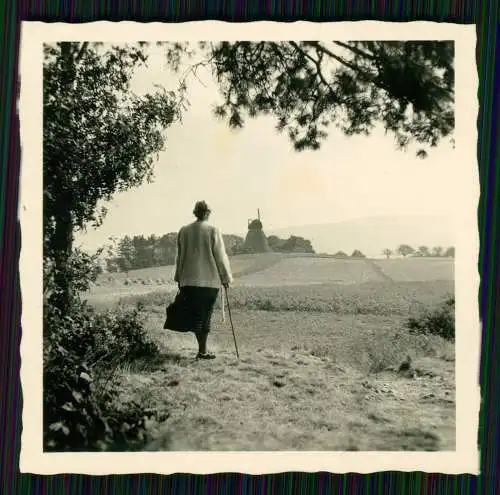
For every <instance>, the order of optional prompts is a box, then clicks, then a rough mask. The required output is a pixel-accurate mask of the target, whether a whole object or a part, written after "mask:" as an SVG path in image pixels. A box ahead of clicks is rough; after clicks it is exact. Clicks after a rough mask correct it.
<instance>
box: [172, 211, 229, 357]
mask: <svg viewBox="0 0 500 495" xmlns="http://www.w3.org/2000/svg"><path fill="white" fill-rule="evenodd" d="M193 213H194V216H195V217H196V220H195V221H194V222H192V223H190V224H189V225H185V226H184V227H182V228H181V229H180V231H179V234H178V236H177V258H176V266H175V276H174V280H175V282H177V284H178V286H179V290H180V296H181V299H182V300H183V301H184V304H185V305H186V307H187V308H189V313H190V315H191V321H192V325H193V328H192V331H193V332H194V334H195V335H196V340H197V341H198V355H197V358H198V359H214V358H215V355H214V354H211V353H209V352H208V351H207V338H208V334H209V332H210V321H211V318H212V312H213V308H214V305H215V301H216V300H217V296H218V294H219V288H220V286H221V284H222V285H223V286H224V287H225V288H227V287H228V286H229V284H230V283H231V282H232V274H231V267H230V265H229V259H228V256H227V253H226V249H225V247H224V241H223V238H222V232H221V231H220V229H218V228H217V227H214V226H213V225H210V224H209V223H208V218H209V216H210V213H211V210H210V208H209V207H208V205H207V203H206V202H205V201H198V202H197V203H196V205H195V207H194V211H193Z"/></svg>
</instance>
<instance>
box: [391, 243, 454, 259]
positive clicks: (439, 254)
mask: <svg viewBox="0 0 500 495" xmlns="http://www.w3.org/2000/svg"><path fill="white" fill-rule="evenodd" d="M382 254H383V255H384V256H385V257H386V258H388V259H389V258H390V257H391V256H392V255H394V254H397V255H399V256H403V257H404V258H407V257H413V258H454V257H455V248H454V247H453V246H450V247H448V248H443V247H442V246H434V247H433V248H430V247H428V246H418V247H417V248H414V247H412V246H410V245H409V244H400V245H399V246H398V247H397V248H396V249H395V250H394V251H393V250H392V249H389V248H386V249H384V250H383V251H382Z"/></svg>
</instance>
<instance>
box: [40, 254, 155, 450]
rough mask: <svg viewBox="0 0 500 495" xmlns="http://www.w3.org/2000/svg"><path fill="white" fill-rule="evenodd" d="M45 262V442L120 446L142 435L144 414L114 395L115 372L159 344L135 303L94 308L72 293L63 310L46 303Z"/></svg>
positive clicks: (50, 445) (61, 446) (60, 446)
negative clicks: (125, 306)
mask: <svg viewBox="0 0 500 495" xmlns="http://www.w3.org/2000/svg"><path fill="white" fill-rule="evenodd" d="M51 269H52V267H51V266H50V264H48V263H47V264H44V282H45V285H44V296H45V298H44V299H45V300H44V318H43V324H44V327H43V329H44V348H43V351H44V356H43V362H44V370H43V375H44V376H43V380H44V418H43V423H44V449H45V450H48V451H59V452H60V451H103V450H110V449H115V450H122V449H123V448H124V447H125V446H130V445H133V444H134V443H140V442H141V441H142V438H143V436H144V432H145V421H146V419H147V417H148V414H147V412H146V410H145V409H144V408H143V406H142V405H138V404H135V403H122V402H121V401H120V400H118V390H117V388H116V385H117V380H116V375H117V371H118V369H119V367H121V366H123V365H124V364H126V363H129V362H131V361H134V360H136V359H138V358H141V357H147V358H151V357H154V356H155V355H157V354H158V352H159V349H158V347H157V346H156V344H155V343H154V342H152V341H151V340H150V339H149V338H148V337H147V334H146V332H145V330H144V325H143V322H142V319H141V315H140V312H139V310H138V309H135V310H126V311H125V310H123V309H122V308H118V310H114V311H112V310H109V311H106V312H104V313H98V312H96V311H95V310H94V309H92V308H91V307H90V306H88V305H87V304H86V303H85V302H82V301H81V300H80V299H79V298H78V297H77V296H74V295H73V296H72V298H71V303H70V307H69V309H68V311H66V312H65V314H61V313H60V312H59V311H58V310H57V309H56V308H55V307H54V306H52V305H51V304H50V295H51V294H53V293H54V290H56V289H55V288H54V286H53V280H54V279H53V277H52V276H51V273H50V272H51ZM72 275H73V273H72V272H69V271H68V276H72ZM77 282H78V283H75V284H73V286H74V287H75V286H77V287H80V286H82V284H84V283H85V280H82V279H81V278H79V277H78V276H77Z"/></svg>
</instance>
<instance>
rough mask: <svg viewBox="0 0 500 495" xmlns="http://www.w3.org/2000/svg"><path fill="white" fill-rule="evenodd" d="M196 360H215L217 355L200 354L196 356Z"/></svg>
mask: <svg viewBox="0 0 500 495" xmlns="http://www.w3.org/2000/svg"><path fill="white" fill-rule="evenodd" d="M196 359H215V354H210V353H209V352H205V353H204V354H202V353H201V352H199V353H198V355H197V356H196Z"/></svg>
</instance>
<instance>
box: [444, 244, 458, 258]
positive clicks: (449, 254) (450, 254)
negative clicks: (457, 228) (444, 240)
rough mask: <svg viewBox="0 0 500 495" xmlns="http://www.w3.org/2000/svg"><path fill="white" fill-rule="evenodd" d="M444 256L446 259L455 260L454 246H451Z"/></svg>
mask: <svg viewBox="0 0 500 495" xmlns="http://www.w3.org/2000/svg"><path fill="white" fill-rule="evenodd" d="M443 256H444V257H445V258H454V257H455V248H454V247H453V246H450V247H449V248H447V249H446V251H445V252H444V254H443Z"/></svg>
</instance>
